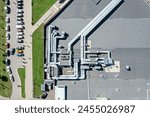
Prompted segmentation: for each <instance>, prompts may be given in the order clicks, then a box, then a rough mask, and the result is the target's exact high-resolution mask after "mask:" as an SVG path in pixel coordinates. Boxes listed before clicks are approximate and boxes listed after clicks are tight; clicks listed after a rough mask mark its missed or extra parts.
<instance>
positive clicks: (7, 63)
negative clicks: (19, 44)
mask: <svg viewBox="0 0 150 117" xmlns="http://www.w3.org/2000/svg"><path fill="white" fill-rule="evenodd" d="M5 63H6V65H7V66H9V65H10V59H8V58H7V59H6V60H5Z"/></svg>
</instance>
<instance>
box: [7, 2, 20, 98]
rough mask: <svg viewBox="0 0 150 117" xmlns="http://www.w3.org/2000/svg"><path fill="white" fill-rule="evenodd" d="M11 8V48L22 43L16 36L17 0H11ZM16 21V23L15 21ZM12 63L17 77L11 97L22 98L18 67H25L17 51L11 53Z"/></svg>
mask: <svg viewBox="0 0 150 117" xmlns="http://www.w3.org/2000/svg"><path fill="white" fill-rule="evenodd" d="M10 8H11V13H10V14H9V15H8V16H9V17H10V28H11V29H10V40H9V41H8V43H10V48H16V47H17V46H20V44H18V43H17V38H16V36H17V35H16V32H17V30H16V10H17V8H16V4H15V0H12V1H10ZM14 22H15V23H14ZM9 59H10V61H11V64H10V67H11V68H12V73H13V76H14V78H15V82H13V83H12V96H11V99H21V88H20V87H18V86H19V85H21V82H20V78H19V76H18V73H17V69H18V68H20V67H23V66H22V65H23V64H22V59H21V58H19V57H17V56H16V53H15V54H14V55H11V56H10V57H9Z"/></svg>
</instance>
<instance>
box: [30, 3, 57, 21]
mask: <svg viewBox="0 0 150 117" xmlns="http://www.w3.org/2000/svg"><path fill="white" fill-rule="evenodd" d="M56 1H57V0H32V23H33V24H35V23H36V22H37V21H38V20H39V19H40V18H41V17H42V15H44V13H46V11H47V10H48V9H49V8H50V7H51V6H52V5H53V4H54V3H55V2H56Z"/></svg>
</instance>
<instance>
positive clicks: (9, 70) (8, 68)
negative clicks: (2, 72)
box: [6, 66, 12, 74]
mask: <svg viewBox="0 0 150 117" xmlns="http://www.w3.org/2000/svg"><path fill="white" fill-rule="evenodd" d="M6 71H7V72H8V73H9V74H11V73H12V70H11V68H10V66H7V67H6Z"/></svg>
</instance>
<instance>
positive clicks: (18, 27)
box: [16, 25, 24, 29]
mask: <svg viewBox="0 0 150 117" xmlns="http://www.w3.org/2000/svg"><path fill="white" fill-rule="evenodd" d="M16 28H17V29H24V26H23V25H16Z"/></svg>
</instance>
